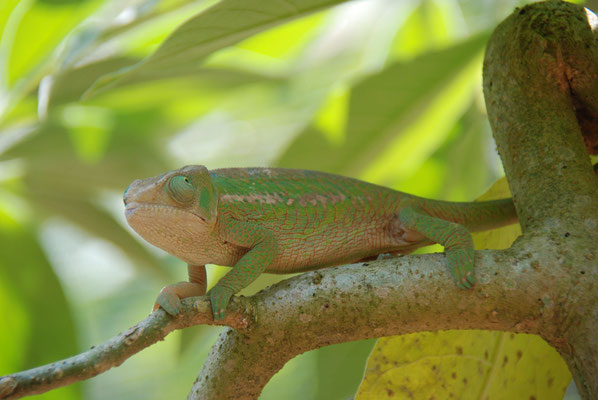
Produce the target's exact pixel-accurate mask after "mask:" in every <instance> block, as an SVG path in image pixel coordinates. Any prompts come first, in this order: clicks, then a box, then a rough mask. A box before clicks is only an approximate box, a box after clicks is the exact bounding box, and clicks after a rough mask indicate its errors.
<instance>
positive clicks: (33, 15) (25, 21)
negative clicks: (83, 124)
mask: <svg viewBox="0 0 598 400" xmlns="http://www.w3.org/2000/svg"><path fill="white" fill-rule="evenodd" d="M101 3H102V0H89V1H83V2H60V3H55V4H51V3H49V2H41V1H37V2H32V6H31V7H30V8H29V10H27V12H26V13H25V14H24V15H23V17H22V19H21V21H20V23H19V25H18V28H17V29H16V31H15V35H14V41H13V42H12V43H10V44H9V46H10V48H11V50H12V51H11V52H10V59H9V60H10V63H9V65H8V81H9V82H10V83H11V84H13V83H15V82H16V81H17V80H19V79H22V78H23V77H26V76H27V75H29V74H30V73H31V72H32V71H34V70H39V68H40V65H42V64H43V63H45V62H46V61H47V60H48V59H49V56H50V55H51V53H52V52H53V51H54V50H55V48H56V46H57V45H58V44H59V43H60V41H62V40H63V39H64V37H65V36H66V35H67V34H68V33H69V32H70V31H71V30H72V29H73V28H74V27H75V26H76V25H77V24H78V23H80V22H81V21H82V20H83V19H84V18H85V17H87V16H88V15H89V14H91V13H92V12H93V11H95V10H96V9H97V8H98V6H100V5H101ZM41 32H43V34H41ZM3 40H4V37H3Z"/></svg>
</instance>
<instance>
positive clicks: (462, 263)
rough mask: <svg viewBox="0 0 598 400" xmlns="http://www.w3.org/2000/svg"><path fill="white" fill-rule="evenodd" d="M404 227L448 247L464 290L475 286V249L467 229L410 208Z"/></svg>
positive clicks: (450, 263) (403, 211)
mask: <svg viewBox="0 0 598 400" xmlns="http://www.w3.org/2000/svg"><path fill="white" fill-rule="evenodd" d="M399 218H400V220H401V222H402V223H403V225H404V226H405V227H406V228H408V229H411V230H414V231H415V232H419V233H420V234H422V235H424V236H425V237H427V238H428V239H430V240H433V241H434V242H436V243H440V244H441V245H442V246H444V252H445V254H446V257H447V264H448V269H449V272H450V274H451V275H452V277H453V279H454V280H455V282H456V283H457V286H458V287H459V288H461V289H469V288H471V287H472V286H473V285H474V283H475V275H474V270H473V258H474V248H473V239H472V237H471V233H469V231H468V230H467V228H465V227H464V226H463V225H460V224H457V223H455V222H451V221H447V220H443V219H441V218H437V217H433V216H432V215H430V214H428V213H427V212H426V211H424V210H423V209H421V208H419V207H417V206H411V205H409V204H406V205H405V206H404V207H403V208H402V209H401V211H400V213H399Z"/></svg>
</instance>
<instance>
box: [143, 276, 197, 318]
mask: <svg viewBox="0 0 598 400" xmlns="http://www.w3.org/2000/svg"><path fill="white" fill-rule="evenodd" d="M205 293H206V291H205V285H201V284H198V283H193V282H178V283H175V284H173V285H168V286H165V287H163V288H162V290H161V291H160V294H159V295H158V298H157V299H156V303H155V304H154V308H153V310H154V311H155V310H157V309H158V308H160V307H162V308H163V309H164V311H166V312H167V313H168V314H170V315H172V316H176V315H179V314H180V313H181V311H182V307H183V304H182V303H181V299H184V298H187V297H194V296H203V295H204V294H205Z"/></svg>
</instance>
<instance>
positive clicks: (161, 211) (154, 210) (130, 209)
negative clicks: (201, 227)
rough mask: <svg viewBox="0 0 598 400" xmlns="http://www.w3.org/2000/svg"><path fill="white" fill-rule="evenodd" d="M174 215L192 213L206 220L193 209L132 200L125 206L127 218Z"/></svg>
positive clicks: (191, 214)
mask: <svg viewBox="0 0 598 400" xmlns="http://www.w3.org/2000/svg"><path fill="white" fill-rule="evenodd" d="M143 214H145V215H143ZM174 215H190V216H193V217H195V218H199V219H200V220H202V221H205V220H204V219H203V218H202V217H200V216H199V215H197V214H195V213H193V212H191V211H188V210H181V209H180V208H177V207H173V206H168V205H164V204H144V203H136V202H131V203H127V205H126V206H125V217H126V218H127V220H128V219H130V218H131V217H134V216H140V217H150V218H155V217H166V216H174Z"/></svg>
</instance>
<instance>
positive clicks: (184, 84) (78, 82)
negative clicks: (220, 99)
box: [48, 57, 280, 110]
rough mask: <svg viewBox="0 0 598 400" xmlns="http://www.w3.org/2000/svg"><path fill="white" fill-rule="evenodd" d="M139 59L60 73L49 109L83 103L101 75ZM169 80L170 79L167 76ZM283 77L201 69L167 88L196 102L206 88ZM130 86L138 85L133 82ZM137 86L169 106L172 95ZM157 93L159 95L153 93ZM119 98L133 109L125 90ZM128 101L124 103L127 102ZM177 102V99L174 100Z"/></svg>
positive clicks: (122, 59)
mask: <svg viewBox="0 0 598 400" xmlns="http://www.w3.org/2000/svg"><path fill="white" fill-rule="evenodd" d="M138 61H139V60H138V59H135V58H128V57H117V58H109V59H105V60H102V61H99V62H97V63H92V64H87V65H85V66H82V67H78V68H73V69H68V70H64V71H62V72H60V73H59V74H58V75H57V76H55V77H54V78H53V83H52V85H51V86H50V89H49V94H48V96H49V99H48V109H49V110H52V109H54V108H56V107H57V106H59V105H61V104H64V103H69V102H76V101H79V100H80V98H81V96H82V95H83V93H85V91H86V90H87V89H88V88H89V86H90V85H91V84H92V83H93V82H94V81H95V80H96V79H97V78H98V77H100V76H102V75H104V74H107V73H110V72H112V71H115V70H118V69H120V68H123V67H125V66H131V65H134V64H135V63H136V62H138ZM165 78H166V77H165ZM279 80H280V79H279V78H276V77H272V76H267V75H263V74H259V73H255V72H249V71H243V70H235V69H225V68H209V67H201V68H197V69H196V70H195V71H194V73H193V75H175V76H172V77H170V79H168V81H167V84H165V85H163V87H168V85H170V86H172V87H176V86H181V88H180V89H181V90H179V91H178V93H177V96H178V98H179V99H180V102H181V103H183V102H184V101H185V100H186V99H193V98H194V97H198V96H197V94H198V93H200V92H201V93H205V90H206V89H208V88H209V89H212V90H213V89H220V90H230V89H232V88H235V87H238V86H243V85H248V84H259V83H265V84H267V83H272V82H277V81H279ZM130 83H134V82H133V81H131V82H130ZM137 83H139V84H138V85H135V87H133V90H137V91H142V92H144V93H145V94H144V96H145V98H146V99H147V98H154V99H156V101H162V102H163V103H168V102H169V100H168V98H167V96H168V93H165V92H164V90H163V88H161V89H160V90H153V86H152V85H148V84H147V83H146V84H141V82H137ZM185 88H186V89H187V90H185ZM152 92H155V93H152ZM110 93H111V94H113V95H115V96H116V97H120V101H119V103H121V104H123V103H124V105H125V106H126V105H129V106H131V102H130V101H129V98H128V96H127V91H125V90H115V91H112V92H110ZM111 99H112V97H109V96H104V97H102V98H100V97H98V98H95V99H94V101H93V103H94V104H98V103H101V104H105V105H106V106H110V105H113V104H114V103H113V102H111V101H110V100H111ZM123 100H124V101H123ZM174 100H176V97H175V98H174Z"/></svg>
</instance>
